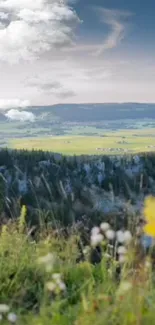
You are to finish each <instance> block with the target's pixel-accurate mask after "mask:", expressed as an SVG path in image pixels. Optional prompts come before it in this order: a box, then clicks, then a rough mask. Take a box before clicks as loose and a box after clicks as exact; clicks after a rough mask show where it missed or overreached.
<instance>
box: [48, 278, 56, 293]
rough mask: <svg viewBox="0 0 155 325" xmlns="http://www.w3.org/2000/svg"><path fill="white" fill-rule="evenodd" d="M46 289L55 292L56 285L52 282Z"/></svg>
mask: <svg viewBox="0 0 155 325" xmlns="http://www.w3.org/2000/svg"><path fill="white" fill-rule="evenodd" d="M46 288H47V289H48V290H49V291H51V292H54V291H55V290H56V284H55V283H54V282H52V281H49V282H47V283H46Z"/></svg>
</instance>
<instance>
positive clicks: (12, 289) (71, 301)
mask: <svg viewBox="0 0 155 325" xmlns="http://www.w3.org/2000/svg"><path fill="white" fill-rule="evenodd" d="M103 226H104V227H105V225H102V228H104V227H103ZM96 230H97V228H93V232H92V233H93V236H96V235H97V233H98V230H97V231H96ZM111 235H112V233H109V234H108V236H107V238H108V237H109V238H110V236H111ZM78 240H79V233H78V232H77V231H76V229H75V230H74V231H70V234H69V235H68V237H67V238H65V237H64V236H63V235H61V234H59V232H58V229H57V232H56V233H55V231H54V230H53V229H52V228H51V227H47V228H46V229H45V228H42V229H40V231H38V233H37V234H36V237H35V240H34V238H32V232H31V230H30V229H28V227H27V226H26V223H25V210H24V208H23V210H22V213H21V216H20V218H19V220H17V221H12V222H10V223H8V224H7V225H3V226H2V227H1V235H0V318H1V323H2V324H9V323H16V324H20V325H29V324H31V325H33V324H34V325H48V324H53V325H72V324H73V325H81V324H85V325H92V323H93V324H94V325H113V324H117V325H120V324H121V325H133V324H135V325H143V324H145V325H147V324H148V325H150V324H155V286H154V273H153V271H152V264H151V262H150V260H146V258H145V259H143V258H141V257H140V254H139V255H138V253H140V252H138V251H135V250H134V249H135V246H134V244H132V245H130V246H129V247H128V262H127V263H126V264H123V266H122V272H121V277H120V279H119V280H118V278H117V277H116V269H117V267H118V262H117V261H116V259H115V258H114V257H112V255H109V254H107V253H104V254H103V256H102V259H101V261H100V263H99V264H96V265H93V264H92V263H91V260H90V258H89V252H90V251H91V249H92V248H91V246H88V247H85V249H83V252H84V251H85V253H84V254H85V259H79V250H78V245H77V241H78ZM95 240H96V238H95ZM93 242H94V240H93ZM107 245H108V246H109V244H107ZM108 246H107V247H108ZM101 247H102V249H103V250H104V248H105V241H103V242H102V243H101ZM104 251H105V250H104ZM138 256H139V257H138ZM77 260H78V262H77ZM8 319H9V320H8Z"/></svg>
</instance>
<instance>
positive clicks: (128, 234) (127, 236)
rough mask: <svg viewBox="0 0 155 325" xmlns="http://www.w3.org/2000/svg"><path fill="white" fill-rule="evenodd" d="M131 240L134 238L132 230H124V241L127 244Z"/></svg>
mask: <svg viewBox="0 0 155 325" xmlns="http://www.w3.org/2000/svg"><path fill="white" fill-rule="evenodd" d="M131 240H132V235H131V232H130V231H129V230H126V231H124V242H125V243H126V244H129V243H130V242H131Z"/></svg>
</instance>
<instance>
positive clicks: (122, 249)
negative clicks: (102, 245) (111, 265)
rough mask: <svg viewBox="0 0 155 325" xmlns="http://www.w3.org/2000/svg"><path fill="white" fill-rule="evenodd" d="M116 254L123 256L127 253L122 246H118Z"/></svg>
mask: <svg viewBox="0 0 155 325" xmlns="http://www.w3.org/2000/svg"><path fill="white" fill-rule="evenodd" d="M117 252H118V254H120V255H121V254H122V255H123V254H126V253H127V249H126V248H125V247H124V246H119V247H118V250H117Z"/></svg>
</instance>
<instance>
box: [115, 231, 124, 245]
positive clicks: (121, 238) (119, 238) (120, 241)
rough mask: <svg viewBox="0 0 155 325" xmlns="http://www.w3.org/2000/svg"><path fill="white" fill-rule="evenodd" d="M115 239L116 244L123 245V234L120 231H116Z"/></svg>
mask: <svg viewBox="0 0 155 325" xmlns="http://www.w3.org/2000/svg"><path fill="white" fill-rule="evenodd" d="M116 238H117V241H118V243H121V244H122V243H124V232H123V231H122V230H118V231H117V233H116Z"/></svg>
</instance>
